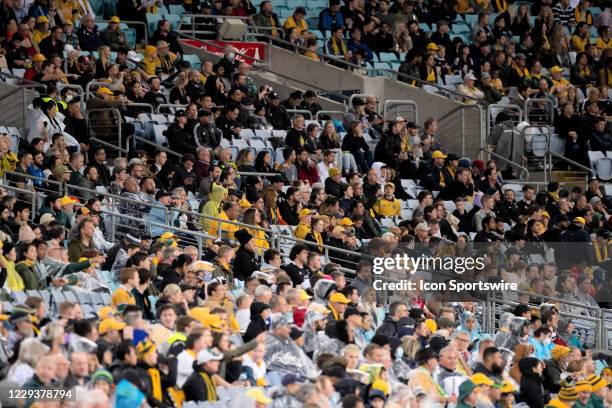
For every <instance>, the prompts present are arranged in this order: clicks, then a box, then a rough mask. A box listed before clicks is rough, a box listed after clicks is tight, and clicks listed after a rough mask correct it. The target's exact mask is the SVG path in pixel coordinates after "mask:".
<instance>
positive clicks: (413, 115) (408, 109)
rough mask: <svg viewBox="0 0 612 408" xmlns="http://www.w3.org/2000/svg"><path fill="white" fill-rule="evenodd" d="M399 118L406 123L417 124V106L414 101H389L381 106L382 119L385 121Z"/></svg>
mask: <svg viewBox="0 0 612 408" xmlns="http://www.w3.org/2000/svg"><path fill="white" fill-rule="evenodd" d="M398 116H401V117H403V118H404V119H406V120H407V121H408V122H414V123H419V115H418V108H417V104H416V102H414V101H409V100H400V99H389V100H386V101H385V103H384V105H383V118H384V119H385V121H390V120H394V119H395V118H396V117H398Z"/></svg>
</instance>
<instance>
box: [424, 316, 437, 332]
mask: <svg viewBox="0 0 612 408" xmlns="http://www.w3.org/2000/svg"><path fill="white" fill-rule="evenodd" d="M425 326H427V328H428V329H429V331H430V332H431V333H432V334H433V333H435V332H436V331H437V330H438V325H437V323H436V321H435V320H433V319H427V320H425Z"/></svg>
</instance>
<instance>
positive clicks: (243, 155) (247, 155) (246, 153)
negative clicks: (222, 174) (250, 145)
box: [236, 149, 256, 172]
mask: <svg viewBox="0 0 612 408" xmlns="http://www.w3.org/2000/svg"><path fill="white" fill-rule="evenodd" d="M254 156H255V155H254V154H253V150H252V149H242V150H240V151H239V152H238V156H236V168H237V169H238V171H248V172H255V171H256V170H255V167H254V166H253V161H254V159H255V157H254Z"/></svg>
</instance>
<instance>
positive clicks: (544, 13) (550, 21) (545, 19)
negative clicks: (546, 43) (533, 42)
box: [533, 6, 555, 34]
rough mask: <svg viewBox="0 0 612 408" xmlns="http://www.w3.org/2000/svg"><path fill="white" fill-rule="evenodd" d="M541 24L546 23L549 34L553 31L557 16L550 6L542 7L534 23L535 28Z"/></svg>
mask: <svg viewBox="0 0 612 408" xmlns="http://www.w3.org/2000/svg"><path fill="white" fill-rule="evenodd" d="M540 24H546V28H547V31H548V34H550V33H551V32H552V29H553V27H554V26H555V16H554V14H553V12H552V9H551V8H550V7H549V6H542V7H541V8H540V12H539V13H538V16H537V17H536V19H535V22H534V24H533V25H534V28H535V27H537V26H539V25H540Z"/></svg>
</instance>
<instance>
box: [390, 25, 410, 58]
mask: <svg viewBox="0 0 612 408" xmlns="http://www.w3.org/2000/svg"><path fill="white" fill-rule="evenodd" d="M393 39H394V40H395V43H396V44H397V50H398V51H399V52H409V51H410V50H411V49H412V47H413V44H412V37H410V33H409V32H408V28H407V27H406V24H405V23H400V24H398V25H397V26H396V27H395V30H394V32H393Z"/></svg>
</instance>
